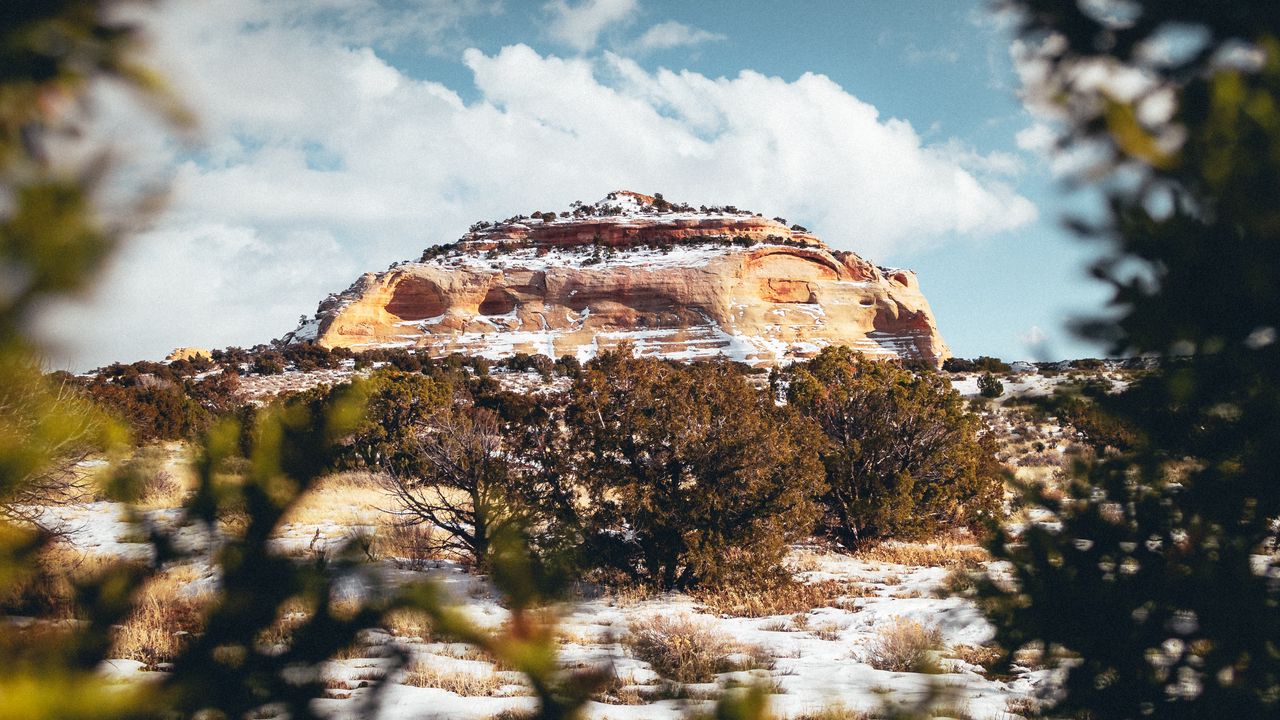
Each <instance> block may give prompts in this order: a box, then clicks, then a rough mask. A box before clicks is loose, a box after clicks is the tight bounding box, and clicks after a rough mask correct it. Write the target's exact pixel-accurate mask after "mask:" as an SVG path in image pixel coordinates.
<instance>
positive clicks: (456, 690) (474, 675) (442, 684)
mask: <svg viewBox="0 0 1280 720" xmlns="http://www.w3.org/2000/svg"><path fill="white" fill-rule="evenodd" d="M403 682H404V684H405V685H411V686H413V687H420V688H437V689H439V690H444V691H446V692H451V693H453V694H454V695H461V696H462V697H492V696H495V695H498V694H499V692H498V691H499V690H502V689H503V688H504V687H506V686H509V685H515V684H517V683H515V682H514V681H511V680H507V679H504V678H502V677H501V676H499V675H498V674H497V673H495V672H493V671H492V670H489V671H482V672H469V671H466V670H457V669H446V668H438V667H434V666H432V665H427V664H424V663H421V662H415V663H413V664H412V665H410V666H409V668H408V669H407V670H405V673H404V680H403Z"/></svg>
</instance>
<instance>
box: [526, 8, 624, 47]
mask: <svg viewBox="0 0 1280 720" xmlns="http://www.w3.org/2000/svg"><path fill="white" fill-rule="evenodd" d="M543 8H544V9H545V10H546V11H547V13H548V14H549V15H550V17H551V21H550V24H549V25H548V26H547V33H548V34H549V35H550V36H551V38H552V39H553V40H555V41H557V42H559V43H562V44H564V45H566V46H568V47H571V48H573V49H575V50H577V51H579V52H586V51H587V50H590V49H592V48H594V47H595V46H596V45H597V44H598V43H599V41H600V34H601V33H603V32H604V31H605V29H606V28H608V27H609V26H610V25H616V24H619V23H624V22H627V21H630V20H632V19H634V16H635V14H636V13H637V12H638V11H639V9H640V5H639V2H638V1H637V0H581V2H578V3H577V4H576V5H570V4H569V2H568V0H551V2H549V3H547V4H546V5H544V6H543Z"/></svg>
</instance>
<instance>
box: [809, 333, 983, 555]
mask: <svg viewBox="0 0 1280 720" xmlns="http://www.w3.org/2000/svg"><path fill="white" fill-rule="evenodd" d="M789 374H790V375H791V384H790V388H789V391H788V397H789V399H790V401H791V403H792V404H793V405H794V406H795V407H796V408H797V409H798V410H799V411H800V412H802V413H803V414H805V415H806V416H808V417H809V418H811V419H812V420H813V421H814V422H815V423H816V424H817V425H818V426H819V427H820V428H821V432H822V433H823V435H824V437H825V441H826V442H825V443H824V444H823V446H822V449H821V456H822V461H823V464H824V465H825V466H826V477H827V487H828V490H827V492H826V493H824V494H822V495H821V497H822V502H823V506H824V508H825V510H826V521H825V525H826V527H827V529H828V530H829V532H830V533H831V534H832V535H833V536H835V537H836V538H837V539H838V540H840V542H841V543H843V544H844V545H845V546H846V547H857V546H859V545H862V544H865V543H868V542H873V541H876V540H880V539H883V538H888V537H914V536H919V535H923V534H926V533H929V532H933V531H935V530H937V529H939V528H941V527H944V526H946V525H949V524H952V523H958V524H971V525H975V524H978V523H979V522H981V521H982V520H984V519H987V518H990V517H992V516H993V514H994V513H995V511H996V510H997V509H998V507H999V501H1000V496H1001V488H1002V484H1001V475H1000V471H999V469H998V464H997V463H996V461H995V459H994V456H993V452H992V448H991V446H990V440H988V441H986V442H985V443H984V442H983V441H981V440H980V438H979V436H978V421H977V419H976V418H974V417H973V416H971V415H969V414H968V413H966V412H965V407H964V403H963V402H962V400H961V398H960V394H959V393H958V392H956V391H955V390H953V389H951V385H950V383H949V382H948V381H947V379H946V378H945V377H943V376H941V375H939V374H937V373H932V372H926V373H922V374H919V375H917V374H914V373H911V372H909V371H907V370H904V369H902V368H900V367H896V366H895V365H893V364H891V363H885V362H875V361H871V360H866V359H864V358H863V357H862V356H861V355H858V354H855V353H854V352H853V351H851V350H849V349H848V348H844V347H836V348H825V349H823V351H822V352H821V353H820V354H819V355H818V356H817V357H816V358H814V359H813V360H810V361H808V362H805V363H801V364H798V365H796V366H795V367H794V368H792V369H791V370H790V371H789Z"/></svg>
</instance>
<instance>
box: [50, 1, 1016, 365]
mask: <svg viewBox="0 0 1280 720" xmlns="http://www.w3.org/2000/svg"><path fill="white" fill-rule="evenodd" d="M240 3H241V4H242V5H243V7H248V8H252V9H253V10H254V11H255V12H256V13H260V14H259V15H257V16H256V17H259V20H258V22H256V23H255V24H253V25H251V26H247V25H246V24H245V23H244V22H243V15H244V13H238V12H233V11H224V12H220V13H207V14H200V15H198V16H195V15H194V14H191V13H186V14H184V13H183V12H182V11H181V10H172V11H165V12H164V14H161V15H159V16H158V17H157V18H155V19H154V20H153V21H152V23H153V26H154V29H155V31H154V33H153V35H154V37H155V38H156V44H157V45H156V48H155V53H156V55H157V58H158V62H159V64H160V65H161V66H162V67H164V68H166V71H167V72H168V74H169V76H170V77H171V78H172V79H173V82H174V85H175V86H176V87H178V88H181V91H182V94H183V96H184V97H185V98H186V99H187V101H188V104H189V105H191V106H192V108H193V109H194V110H195V111H196V112H197V113H198V115H199V116H200V117H201V119H202V134H203V143H202V145H200V146H199V147H198V148H196V149H194V150H191V149H185V148H181V147H171V146H166V145H163V144H161V143H157V142H155V141H151V140H149V141H148V145H147V147H148V148H150V152H151V153H152V157H150V158H149V160H148V164H150V165H161V166H166V167H168V168H170V174H171V175H172V178H173V181H172V197H171V201H170V207H169V210H168V212H167V213H166V214H165V215H164V216H163V217H162V218H160V219H159V220H158V222H157V223H156V226H155V227H154V228H153V229H152V230H150V231H148V232H146V233H145V234H143V235H141V236H139V237H137V238H135V239H134V240H133V241H132V242H131V244H130V246H129V247H128V248H127V249H126V251H125V252H124V253H123V254H122V255H121V256H120V257H119V258H118V261H117V262H116V264H115V266H114V268H113V270H112V271H111V272H110V273H109V274H108V276H107V277H106V278H104V280H103V282H102V284H101V287H100V288H99V289H98V292H97V293H96V294H95V295H94V296H93V297H91V298H89V299H88V300H87V301H85V302H83V303H80V304H76V305H74V306H64V307H62V308H60V309H59V310H58V311H57V312H55V313H54V314H53V315H52V316H51V317H52V320H51V322H50V323H48V325H49V327H50V328H51V329H52V331H53V335H54V336H55V338H56V339H57V340H58V341H59V342H60V343H61V345H62V353H61V358H62V362H63V363H64V364H69V365H72V366H75V367H89V366H93V365H97V364H102V363H105V362H109V361H111V360H115V359H134V358H138V357H157V356H163V355H164V353H166V352H167V351H168V350H169V349H171V348H172V347H174V346H178V345H195V346H206V347H221V346H225V345H232V344H236V345H251V344H254V343H257V342H263V341H266V340H268V339H270V338H272V337H278V336H280V335H281V334H283V333H284V332H286V331H288V330H290V329H292V327H293V325H294V323H295V322H296V320H297V318H298V316H299V315H300V314H304V313H307V314H309V313H311V312H313V311H314V309H315V306H316V303H317V302H318V301H319V300H320V299H322V298H323V296H324V295H325V294H326V293H328V292H332V291H337V290H341V289H343V288H344V287H346V286H347V285H348V284H349V283H350V282H352V281H353V280H355V278H356V276H357V275H358V274H359V273H360V272H363V271H376V270H380V269H383V268H385V267H386V266H387V265H388V264H389V263H391V262H393V261H396V260H403V259H411V258H415V257H417V256H418V255H419V254H420V253H421V251H422V249H423V248H424V247H426V246H428V245H432V244H436V243H441V242H448V241H451V240H454V239H456V238H457V237H458V236H460V235H461V234H462V233H463V232H464V231H465V230H466V228H467V226H468V225H469V224H470V223H471V222H473V221H475V220H477V219H495V218H501V217H507V216H509V215H512V214H514V213H517V212H524V213H528V212H532V211H534V210H555V209H561V208H565V207H567V206H568V205H569V203H570V202H571V201H573V200H578V199H580V200H585V201H592V200H595V199H598V198H599V197H601V196H603V195H604V194H605V193H607V192H609V191H612V190H616V189H620V188H630V189H635V190H640V191H645V192H655V191H656V192H662V193H664V194H665V195H666V196H667V197H669V198H671V199H673V200H680V201H687V202H690V203H692V204H694V205H699V204H735V205H737V206H739V207H742V208H749V209H752V210H758V211H760V212H763V213H765V214H766V215H768V216H774V215H781V216H784V217H787V218H789V219H791V220H792V221H793V222H800V223H803V224H805V225H806V226H808V227H809V228H810V229H812V230H814V231H815V232H817V233H818V234H819V235H820V236H822V237H823V238H824V239H826V240H827V241H828V242H829V243H831V244H832V245H833V246H835V247H838V248H842V249H850V250H856V251H858V252H860V253H862V254H864V255H866V256H867V257H869V258H871V259H873V260H877V261H882V262H904V261H908V260H909V258H910V254H911V253H912V252H913V251H916V250H920V249H923V248H927V247H931V246H936V245H937V244H939V243H942V242H948V241H952V240H953V239H955V238H956V237H959V236H984V235H989V234H992V233H998V232H1001V231H1006V230H1011V229H1014V228H1018V227H1022V226H1023V225H1025V224H1027V223H1028V222H1030V221H1031V220H1032V219H1034V218H1035V216H1036V209H1035V207H1034V206H1033V205H1032V204H1031V203H1030V202H1029V201H1028V200H1027V199H1025V198H1023V197H1021V196H1020V195H1019V194H1017V192H1016V191H1015V190H1013V189H1012V188H1011V187H1010V186H1008V185H1007V184H1006V183H1005V182H1004V181H1003V180H1002V179H1001V178H1002V176H1003V175H1007V174H1008V173H1010V172H1014V171H1016V169H1017V168H1016V163H1014V162H1011V161H1010V160H1009V158H1007V157H1004V156H1002V155H991V156H982V155H979V154H977V153H974V152H972V151H971V150H969V149H966V148H965V147H964V146H962V145H959V144H957V143H954V142H952V141H943V142H939V143H936V144H935V143H928V142H926V141H925V140H924V139H922V137H921V135H920V134H919V133H918V132H917V131H916V130H915V128H913V127H912V126H911V124H910V123H908V122H905V121H903V120H899V119H895V118H886V117H883V116H881V114H880V112H879V111H878V110H877V109H876V108H875V107H874V106H872V105H870V104H869V103H866V102H864V101H862V100H860V99H858V98H857V97H856V96H855V95H853V94H852V93H850V92H849V91H848V90H846V89H844V88H842V87H840V86H839V85H838V84H836V83H835V82H833V81H832V80H831V79H829V78H827V77H825V76H823V75H817V74H812V73H808V74H805V75H802V76H801V77H799V78H797V79H794V80H785V79H782V78H778V77H770V76H767V75H763V74H760V73H757V72H753V71H750V70H744V71H742V72H740V73H738V74H737V75H735V76H733V77H708V76H705V75H702V74H699V73H696V72H691V71H680V72H676V71H671V70H657V71H649V70H647V69H645V68H643V67H641V66H640V65H639V64H637V63H636V62H634V61H633V60H630V59H628V58H626V57H622V56H619V55H615V54H611V53H605V54H604V55H603V56H597V57H577V58H561V57H556V56H554V55H548V54H543V53H539V52H538V51H535V50H534V49H532V48H530V47H528V46H525V45H513V46H509V47H506V48H503V49H502V50H500V51H498V52H495V53H492V54H486V53H484V52H481V51H479V50H468V51H467V52H466V53H465V55H464V60H465V63H466V65H467V67H468V68H469V69H470V70H471V72H472V73H473V76H474V83H475V88H476V90H477V92H478V98H477V99H474V100H470V101H464V100H463V99H462V98H461V97H460V96H459V95H458V94H457V93H455V92H454V91H453V90H451V89H450V88H448V87H446V86H444V85H442V84H440V83H438V82H432V81H429V80H422V79H416V78H413V77H410V76H409V75H406V74H405V73H403V72H401V71H400V70H398V69H397V68H395V67H393V66H392V65H390V64H388V63H387V62H386V61H385V60H384V59H383V58H382V57H380V56H379V55H378V53H377V52H376V51H375V50H373V49H371V48H369V47H351V46H349V45H346V44H344V43H342V42H339V41H337V40H335V39H334V38H333V36H332V35H331V34H330V33H329V32H328V31H327V30H324V29H320V30H314V29H311V28H310V26H308V25H306V24H300V23H298V22H297V21H296V18H295V17H293V16H292V15H288V14H282V15H279V16H273V15H270V14H269V13H268V14H263V13H264V12H265V11H263V8H264V7H267V6H268V4H265V3H262V2H250V0H240ZM122 127H123V128H124V132H127V133H128V134H129V135H130V136H136V137H147V138H151V137H153V133H152V132H151V131H150V129H148V128H144V127H140V126H138V125H137V123H135V122H130V123H124V124H123V125H122ZM154 135H155V136H158V135H159V134H158V133H154ZM157 153H158V154H159V157H156V156H155V155H156V154H157ZM926 282H927V280H926Z"/></svg>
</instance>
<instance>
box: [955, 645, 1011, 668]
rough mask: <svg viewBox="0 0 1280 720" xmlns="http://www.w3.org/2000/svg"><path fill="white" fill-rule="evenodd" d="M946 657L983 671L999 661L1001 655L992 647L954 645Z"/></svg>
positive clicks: (998, 650)
mask: <svg viewBox="0 0 1280 720" xmlns="http://www.w3.org/2000/svg"><path fill="white" fill-rule="evenodd" d="M947 655H949V656H950V657H954V658H956V659H957V660H960V661H962V662H965V663H968V664H970V665H977V666H978V667H980V668H983V669H984V670H985V669H987V668H990V667H991V666H993V665H995V664H996V662H998V661H999V660H1000V656H1001V653H1000V648H997V647H995V646H993V645H956V646H955V647H953V648H951V652H949V653H947Z"/></svg>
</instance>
